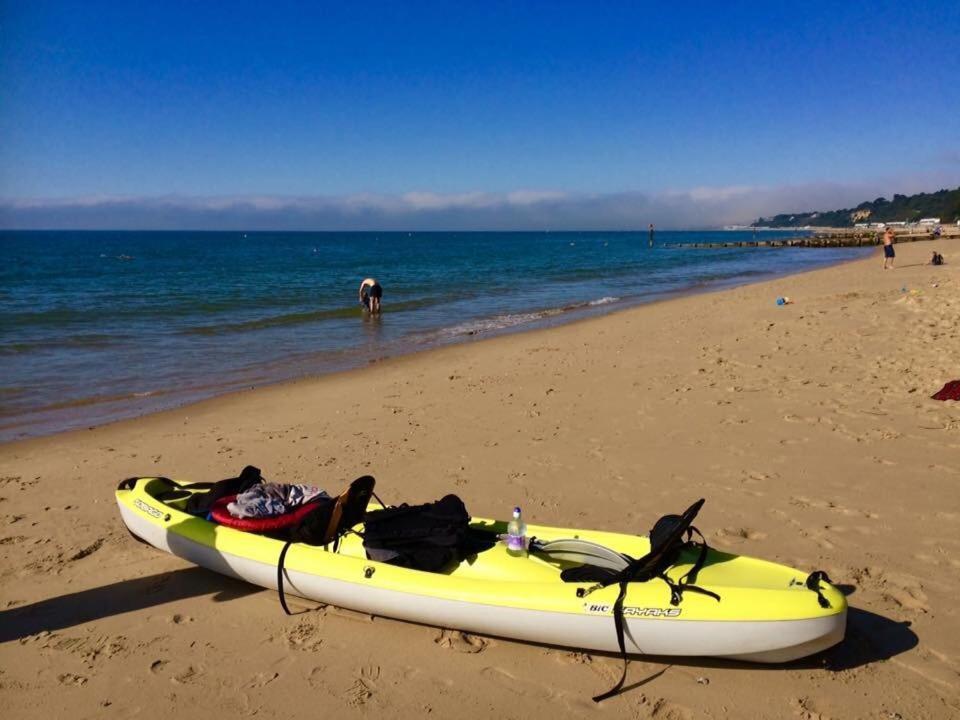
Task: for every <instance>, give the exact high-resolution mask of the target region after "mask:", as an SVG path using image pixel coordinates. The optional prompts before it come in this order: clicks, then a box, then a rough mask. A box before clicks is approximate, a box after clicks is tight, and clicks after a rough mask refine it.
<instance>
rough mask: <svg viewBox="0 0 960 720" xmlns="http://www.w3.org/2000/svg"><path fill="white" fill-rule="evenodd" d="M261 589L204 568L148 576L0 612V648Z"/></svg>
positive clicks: (248, 593) (234, 596)
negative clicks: (35, 637)
mask: <svg viewBox="0 0 960 720" xmlns="http://www.w3.org/2000/svg"><path fill="white" fill-rule="evenodd" d="M257 592H263V588H260V587H256V586H254V585H249V584H247V583H245V582H241V581H239V580H233V579H232V578H227V577H224V576H223V575H219V574H217V573H213V572H210V571H209V570H204V569H203V568H198V567H191V568H184V569H182V570H172V571H170V572H164V573H158V574H156V575H148V576H146V577H141V578H135V579H133V580H121V581H119V582H115V583H111V584H109V585H102V586H100V587H95V588H89V589H87V590H80V591H78V592H74V593H68V594H66V595H59V596H57V597H53V598H48V599H46V600H39V601H37V602H35V603H30V604H29V605H22V606H20V607H14V608H10V609H9V610H3V611H0V643H5V642H9V641H11V640H19V639H21V638H25V637H29V636H30V635H36V634H37V633H39V632H43V631H44V630H46V631H54V630H63V629H64V628H69V627H73V626H75V625H82V624H84V623H88V622H92V621H94V620H100V619H102V618H105V617H111V616H114V615H122V614H124V613H128V612H134V611H136V610H143V609H145V608H149V607H155V606H158V605H165V604H167V603H170V602H175V601H177V600H184V599H186V598H191V597H200V596H202V595H212V596H213V597H212V598H211V600H212V601H213V602H226V601H228V600H235V599H237V598H241V597H245V596H246V595H251V594H253V593H257Z"/></svg>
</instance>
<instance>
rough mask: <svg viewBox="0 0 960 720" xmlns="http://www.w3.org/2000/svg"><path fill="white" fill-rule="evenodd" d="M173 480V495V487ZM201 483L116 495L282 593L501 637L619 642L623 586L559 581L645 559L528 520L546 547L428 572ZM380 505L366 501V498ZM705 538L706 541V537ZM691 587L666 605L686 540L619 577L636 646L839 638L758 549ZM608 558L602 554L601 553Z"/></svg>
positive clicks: (834, 599)
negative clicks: (226, 520) (215, 508)
mask: <svg viewBox="0 0 960 720" xmlns="http://www.w3.org/2000/svg"><path fill="white" fill-rule="evenodd" d="M172 485H174V486H176V487H179V488H182V489H181V490H179V491H177V492H173V493H172V492H171V486H172ZM208 487H209V484H208V485H207V486H204V487H203V488H202V489H194V488H191V486H190V485H186V484H183V483H171V481H169V480H166V479H163V478H131V479H130V480H128V481H125V482H124V483H122V484H121V487H120V488H119V489H118V490H117V492H116V499H117V504H118V506H119V509H120V514H121V517H122V518H123V521H124V523H125V524H126V526H127V527H128V528H129V530H130V532H131V533H133V535H135V536H136V537H138V538H140V539H142V540H143V541H145V542H147V543H149V544H150V545H153V546H154V547H156V548H158V549H160V550H165V551H167V552H169V553H172V554H174V555H176V556H178V557H181V558H183V559H184V560H187V561H188V562H191V563H195V564H197V565H200V566H202V567H205V568H208V569H210V570H214V571H216V572H219V573H223V574H224V575H229V576H231V577H234V578H239V579H241V580H245V581H247V582H249V583H253V584H254V585H259V586H262V587H265V588H277V586H278V563H279V562H280V561H281V552H284V554H285V557H284V558H283V566H282V570H281V572H280V573H279V575H280V576H281V577H282V580H283V585H284V587H285V589H286V591H287V592H288V593H290V594H294V595H298V596H301V597H304V598H308V599H311V600H315V601H318V602H322V603H328V604H332V605H337V606H340V607H344V608H350V609H352V610H358V611H361V612H366V613H370V614H375V615H381V616H384V617H392V618H398V619H401V620H407V621H412V622H418V623H423V624H427V625H435V626H439V627H444V628H453V629H458V630H464V631H469V632H474V633H480V634H485V635H492V636H497V637H502V638H511V639H516V640H521V641H530V642H536V643H545V644H549V645H557V646H564V647H571V648H582V649H586V650H599V651H613V652H616V651H618V650H619V649H620V647H619V645H620V638H619V637H618V636H619V635H620V633H618V632H617V631H616V629H615V622H614V614H615V612H614V611H615V605H616V604H617V600H618V597H619V595H620V590H621V587H620V586H619V585H618V584H610V585H607V586H602V587H601V586H599V584H598V583H595V582H591V581H585V582H566V581H564V579H563V578H562V577H561V574H562V573H563V572H564V570H568V569H570V568H571V567H576V566H577V560H578V558H580V557H581V555H579V554H578V553H581V552H587V553H589V551H590V549H591V548H594V549H596V550H597V554H598V557H601V558H603V557H608V558H612V560H611V562H614V563H615V562H616V557H626V558H642V557H643V556H645V555H646V554H647V553H648V552H649V551H650V549H651V544H650V539H649V538H648V537H647V536H640V535H627V534H620V533H611V532H603V531H599V530H582V529H573V528H556V527H546V526H529V527H528V535H529V536H535V537H536V538H537V541H536V542H537V545H538V547H542V548H546V550H544V551H543V552H530V553H529V554H527V555H524V556H521V557H515V556H512V555H510V554H508V552H507V549H506V547H504V545H503V544H502V543H496V544H493V545H492V547H490V549H488V550H485V551H483V552H480V553H478V554H476V555H475V556H473V557H471V558H469V559H467V560H464V561H462V562H459V563H458V564H455V565H454V566H452V567H448V568H445V569H444V570H443V571H442V572H424V571H421V570H414V569H410V568H405V567H397V566H395V565H391V564H387V563H384V562H377V561H374V560H370V559H368V557H367V552H366V550H365V548H364V545H363V539H362V537H361V536H360V534H358V533H362V532H363V524H362V522H361V523H358V524H357V525H355V526H354V527H353V528H352V529H353V530H354V531H355V532H348V533H346V534H343V535H342V536H341V537H340V538H339V541H338V542H337V543H335V544H334V545H332V546H331V545H327V546H326V547H323V546H313V545H307V544H303V543H293V544H289V543H286V542H284V541H283V540H279V539H274V538H271V537H267V536H264V535H259V534H253V533H250V532H243V531H241V530H237V529H233V528H230V527H225V526H223V525H219V524H217V523H215V522H211V521H209V520H207V519H206V518H204V517H198V516H196V515H191V514H189V513H187V512H186V511H185V509H184V508H185V507H186V503H187V501H188V499H189V498H190V497H191V496H192V495H194V494H196V493H199V492H206V490H207V488H208ZM375 507H379V506H378V505H376V504H371V509H373V508H375ZM506 527H507V523H506V522H502V521H494V520H484V519H479V518H474V519H472V521H471V522H470V528H471V529H472V530H473V531H478V532H482V533H490V534H491V537H493V536H494V535H495V534H500V533H503V532H504V531H505V529H506ZM704 548H705V545H704ZM704 553H705V555H704V562H703V563H702V567H700V568H699V570H698V572H697V573H695V575H696V586H697V588H698V589H699V590H700V591H698V592H685V593H683V596H682V602H675V601H676V598H675V597H674V595H673V593H672V591H671V584H676V583H681V584H682V582H683V577H684V575H685V574H686V573H688V572H689V571H690V570H691V569H692V568H693V566H694V565H695V563H697V560H698V557H697V553H696V552H695V551H694V550H693V549H691V548H689V547H688V548H685V549H683V550H682V551H681V552H680V555H679V556H678V557H677V558H676V560H675V562H674V563H673V564H672V565H671V566H670V567H669V569H668V570H667V571H666V573H665V579H662V578H660V577H655V578H652V579H649V580H647V581H645V582H629V583H626V584H624V586H623V587H624V589H625V594H624V596H623V600H622V605H621V607H622V611H621V613H620V616H621V618H622V620H623V633H622V638H623V642H624V646H625V647H624V649H625V651H626V652H627V653H631V654H638V653H639V654H648V655H664V656H669V655H682V656H711V657H723V658H734V659H737V660H748V661H755V662H763V663H779V662H786V661H790V660H794V659H796V658H800V657H804V656H807V655H811V654H813V653H816V652H818V651H821V650H824V649H826V648H828V647H830V646H832V645H834V644H836V643H838V642H840V641H841V640H842V639H843V636H844V631H845V627H846V615H847V603H846V599H845V597H844V596H843V594H842V593H841V592H839V591H838V590H837V589H836V588H835V587H833V586H832V585H830V584H829V582H827V581H826V580H825V579H824V577H825V576H822V575H821V574H818V573H815V574H813V575H810V574H808V573H804V572H802V571H800V570H795V569H793V568H790V567H786V566H784V565H779V564H776V563H772V562H767V561H765V560H759V559H756V558H751V557H745V556H742V555H734V554H730V553H724V552H720V551H718V550H715V549H709V550H706V549H704ZM600 562H601V563H602V562H605V560H602V559H601V560H600Z"/></svg>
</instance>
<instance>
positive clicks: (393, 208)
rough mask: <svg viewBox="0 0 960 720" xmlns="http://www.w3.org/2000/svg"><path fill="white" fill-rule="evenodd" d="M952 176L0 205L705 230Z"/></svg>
mask: <svg viewBox="0 0 960 720" xmlns="http://www.w3.org/2000/svg"><path fill="white" fill-rule="evenodd" d="M958 184H960V171H958V172H955V173H953V175H952V176H948V175H946V174H942V173H941V174H940V175H938V176H933V175H929V174H928V175H916V176H912V177H898V178H893V179H885V180H877V181H870V182H862V183H854V184H840V183H807V184H800V185H780V186H770V187H758V186H745V185H732V186H719V187H709V186H708V187H696V188H692V189H687V190H667V191H662V192H658V193H642V192H620V193H605V194H596V193H594V194H585V193H571V192H559V191H552V190H532V189H525V190H516V191H513V192H508V193H487V192H470V193H436V192H425V191H424V192H408V193H404V194H399V195H386V194H373V193H365V194H355V195H346V196H289V197H285V196H261V195H250V196H217V197H185V196H177V195H165V196H154V197H129V196H121V195H115V196H112V195H104V196H84V197H74V198H60V199H39V198H33V199H11V200H0V227H6V228H48V229H57V228H74V229H109V228H119V229H132V230H139V229H158V230H177V229H197V230H219V229H224V230H268V229H269V230H447V229H449V230H514V229H516V230H566V229H598V230H599V229H611V230H628V229H638V228H645V227H646V226H647V224H648V223H654V224H655V225H657V226H658V227H660V228H663V229H668V228H702V227H719V226H722V225H728V224H736V223H746V222H750V221H752V220H754V219H756V218H757V217H761V216H769V215H773V214H776V213H780V212H803V211H808V210H834V209H838V208H843V207H852V206H854V205H856V204H858V203H860V202H862V201H864V200H873V199H874V198H876V197H878V196H880V195H885V196H887V197H890V196H891V195H892V194H893V192H900V193H905V194H909V193H914V192H921V191H930V190H936V189H939V188H940V187H955V186H956V185H958Z"/></svg>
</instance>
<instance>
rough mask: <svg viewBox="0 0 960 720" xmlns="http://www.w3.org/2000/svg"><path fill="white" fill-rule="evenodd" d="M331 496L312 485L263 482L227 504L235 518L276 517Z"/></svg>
mask: <svg viewBox="0 0 960 720" xmlns="http://www.w3.org/2000/svg"><path fill="white" fill-rule="evenodd" d="M329 497H330V496H329V495H327V493H326V492H325V491H323V490H321V489H320V488H317V487H312V486H310V485H287V484H283V483H261V484H258V485H254V486H253V487H251V488H249V489H248V490H245V491H243V492H242V493H240V494H239V495H237V497H236V498H234V500H233V502H231V503H229V504H228V505H227V511H228V512H229V513H230V515H232V516H233V517H235V518H263V517H276V516H277V515H283V514H285V513H288V512H291V511H292V510H295V509H296V508H298V507H301V506H303V505H305V504H306V503H308V502H311V501H313V500H317V499H319V498H329Z"/></svg>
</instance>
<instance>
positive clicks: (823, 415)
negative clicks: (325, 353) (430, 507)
mask: <svg viewBox="0 0 960 720" xmlns="http://www.w3.org/2000/svg"><path fill="white" fill-rule="evenodd" d="M932 247H937V248H938V249H940V250H941V251H942V252H944V254H945V255H946V257H947V260H948V262H950V263H951V264H949V265H947V266H944V267H936V268H935V267H931V266H928V265H925V264H924V263H926V261H927V260H928V258H929V256H930V250H931V249H932ZM897 249H898V258H897V262H898V265H897V269H896V270H894V271H883V270H881V264H882V261H881V258H880V256H879V255H876V256H873V257H871V258H870V259H869V260H862V261H856V262H852V263H847V264H844V265H840V266H835V267H832V268H828V269H824V270H818V271H815V272H810V273H805V274H800V275H794V276H790V277H785V278H781V279H778V280H775V281H772V282H764V283H760V284H756V285H751V286H746V287H741V288H735V289H731V290H725V291H722V292H716V293H710V294H703V295H697V296H692V297H686V298H681V299H676V300H670V301H667V302H661V303H657V304H653V305H647V306H643V307H638V308H633V309H629V310H625V311H622V312H619V313H615V314H612V315H609V316H605V317H601V318H595V319H591V320H586V321H583V322H579V323H575V324H571V325H566V326H563V327H559V328H552V329H547V330H542V331H535V332H528V333H523V334H516V335H510V336H504V337H499V338H494V339H490V340H483V341H476V342H470V343H466V344H463V345H459V346H455V347H450V348H445V349H440V350H435V351H430V352H426V353H422V354H418V355H413V356H408V357H402V358H396V359H391V360H387V361H383V362H380V363H377V364H375V365H372V366H370V367H368V368H364V369H362V370H358V371H353V372H347V373H342V374H337V375H332V376H327V377H322V378H316V379H308V380H303V381H299V382H294V383H289V384H285V385H279V386H274V387H268V388H262V389H257V390H253V391H250V392H244V393H238V394H235V395H232V396H227V397H222V398H218V399H215V400H211V401H207V402H203V403H200V404H196V405H192V406H189V407H185V408H181V409H178V410H174V411H169V412H165V413H160V414H156V415H152V416H148V417H144V418H140V419H135V420H130V421H124V422H120V423H116V424H113V425H109V426H104V427H101V428H96V429H91V430H83V431H77V432H72V433H66V434H62V435H58V436H53V437H49V438H42V439H36V440H30V441H24V442H17V443H11V444H7V445H4V446H0V578H2V582H0V586H2V587H0V641H2V644H0V707H2V708H3V709H4V710H3V714H4V716H5V717H8V718H9V717H17V718H50V717H77V718H83V717H111V716H112V717H118V718H119V717H150V718H152V717H175V716H183V717H204V716H206V717H209V716H224V717H230V716H238V717H247V716H253V715H257V716H260V717H284V718H292V717H311V718H315V717H330V716H336V717H367V716H377V717H419V716H423V715H426V714H428V713H429V714H433V715H434V716H436V717H454V716H455V717H458V718H481V717H482V718H490V717H497V718H513V717H516V718H520V717H544V716H550V717H551V718H556V719H559V718H566V717H584V716H587V717H589V716H595V717H600V716H603V717H631V718H634V717H640V718H645V717H655V718H703V717H706V718H709V717H717V718H726V717H736V718H750V717H762V718H790V717H797V718H806V719H810V720H812V719H814V718H854V717H867V718H946V717H957V716H958V715H960V690H958V688H960V613H958V611H957V609H956V606H957V603H958V602H960V491H958V485H960V403H951V402H938V401H935V400H931V399H929V396H930V395H931V394H933V393H934V392H936V391H937V390H939V389H940V388H941V386H942V385H943V384H944V383H945V382H946V381H948V380H951V379H955V378H960V334H958V330H957V324H958V323H957V321H958V314H960V240H949V241H947V240H940V241H938V242H937V243H936V244H934V243H924V242H920V243H914V244H910V245H904V246H899V247H898V248H897ZM904 288H906V291H904V290H903V289H904ZM780 295H788V296H790V297H791V298H792V299H793V300H794V301H795V302H794V303H793V304H792V305H787V306H782V307H778V306H777V305H776V304H775V302H774V300H775V298H776V297H777V296H780ZM247 463H251V464H255V465H257V466H258V467H260V468H262V469H263V471H264V474H265V475H266V476H267V477H268V478H271V479H274V480H278V481H298V482H299V481H304V482H312V483H316V484H320V485H323V486H325V487H327V488H330V489H337V488H340V487H342V486H343V485H344V484H345V483H347V482H348V481H349V480H352V479H353V478H354V477H356V476H358V475H361V474H365V473H372V474H374V475H376V477H377V480H378V490H379V494H380V495H381V497H383V498H384V499H385V500H387V501H388V502H390V501H393V502H400V501H410V502H418V501H427V500H432V499H435V498H437V497H439V496H441V495H443V494H445V493H446V492H451V491H452V492H456V493H458V494H459V495H460V496H461V497H462V498H464V500H465V501H466V503H467V507H468V508H469V509H470V510H471V512H472V513H473V514H475V515H478V516H496V517H503V516H505V515H506V514H507V513H508V511H509V509H510V507H511V506H512V505H514V504H517V503H519V504H521V505H522V506H523V507H524V509H525V512H526V514H527V515H528V516H529V519H530V520H531V521H534V522H538V523H545V524H558V525H566V526H579V527H601V528H609V529H613V530H618V531H624V532H645V531H646V530H647V529H648V528H649V527H650V525H651V524H652V523H653V521H654V520H655V519H656V518H657V517H659V516H660V515H662V514H664V513H667V512H676V511H679V510H682V509H683V508H685V507H686V506H687V505H688V504H689V503H690V502H692V501H693V500H695V499H696V498H698V497H701V496H703V497H706V498H707V504H706V506H705V508H704V510H703V512H702V513H701V516H700V518H699V520H698V525H699V526H700V528H701V529H702V530H703V531H704V532H705V534H706V535H707V537H708V540H709V541H710V542H711V543H712V544H713V545H715V546H716V547H718V548H723V549H728V550H731V551H734V552H738V553H746V554H751V555H757V556H761V557H765V558H769V559H772V560H776V561H780V562H784V563H788V564H790V565H794V566H797V567H800V568H804V569H810V570H812V569H816V568H820V569H824V570H826V571H827V572H828V573H829V574H830V576H831V577H832V578H833V579H834V581H835V582H837V583H840V584H843V585H844V586H846V588H847V590H848V592H849V593H850V596H849V601H850V603H851V606H852V608H853V609H852V610H851V614H850V627H849V632H848V639H847V641H846V642H845V643H844V644H843V645H841V646H839V647H837V648H835V649H834V650H831V651H829V652H827V653H826V654H825V655H823V656H820V657H817V658H813V659H810V660H808V661H804V662H800V663H797V664H794V665H790V666H786V667H758V666H750V665H745V664H736V663H732V662H720V661H703V660H673V661H669V660H656V659H651V660H649V661H647V660H644V661H635V662H633V663H632V664H631V667H630V673H629V678H628V687H629V688H630V689H629V691H628V692H626V693H625V694H624V695H622V696H620V697H618V698H615V699H613V700H610V701H608V702H606V703H604V704H603V705H601V706H595V705H594V704H593V703H592V702H591V700H590V696H591V695H592V694H594V693H596V692H598V691H601V690H604V689H606V688H607V687H609V686H610V685H611V684H612V682H613V680H614V679H615V678H616V677H617V675H618V674H619V669H620V666H619V662H618V660H617V658H615V657H612V656H604V655H590V654H584V653H579V652H575V651H567V650H561V649H554V648H545V647H539V646H534V645H528V644H522V643H516V642H510V641H507V640H502V639H491V638H483V637H477V636H471V635H464V634H462V633H458V632H454V631H447V630H440V629H436V628H431V627H424V626H419V625H413V624H406V623H402V622H397V621H394V620H389V619H384V618H380V617H376V618H371V617H370V616H367V615H362V614H358V613H353V612H350V611H346V610H341V609H337V608H333V607H322V606H319V605H317V604H314V603H307V602H296V603H295V604H296V607H297V608H299V609H303V610H304V611H305V612H303V613H302V614H300V615H298V616H296V617H292V618H290V617H286V616H284V615H283V613H282V612H281V610H280V607H279V605H278V603H277V598H276V595H275V593H273V592H271V591H266V590H261V589H258V588H255V587H252V586H248V585H245V584H243V583H240V582H236V581H232V580H229V579H226V578H224V577H221V576H218V575H216V574H213V573H210V572H207V571H204V570H200V569H197V568H194V567H190V566H189V565H187V564H186V563H184V562H183V561H181V560H178V559H177V558H174V557H171V556H169V555H166V554H164V553H161V552H159V551H156V550H153V549H151V548H149V547H147V546H144V545H141V544H138V543H136V542H134V541H133V540H132V539H131V538H130V536H129V535H128V534H127V532H126V530H125V529H124V528H123V526H122V525H121V522H120V520H119V517H118V513H117V510H116V506H115V503H114V500H113V490H114V487H115V486H116V484H117V482H118V481H119V480H120V479H122V478H124V477H128V476H133V475H152V474H153V475H156V474H162V475H169V476H172V477H178V478H181V479H189V480H201V479H217V478H221V477H228V476H232V475H235V474H236V473H237V472H238V471H239V470H240V469H241V468H242V467H243V466H244V465H245V464H247ZM644 681H646V682H644Z"/></svg>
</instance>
